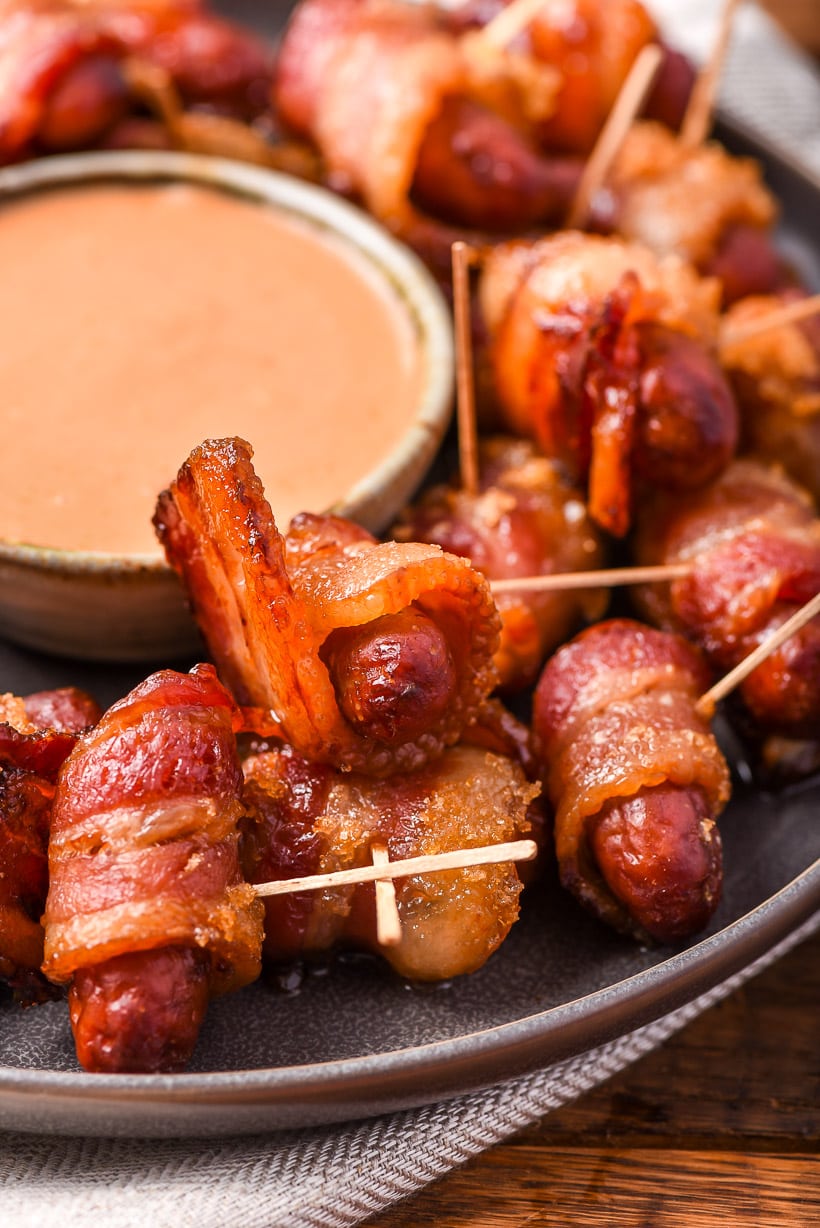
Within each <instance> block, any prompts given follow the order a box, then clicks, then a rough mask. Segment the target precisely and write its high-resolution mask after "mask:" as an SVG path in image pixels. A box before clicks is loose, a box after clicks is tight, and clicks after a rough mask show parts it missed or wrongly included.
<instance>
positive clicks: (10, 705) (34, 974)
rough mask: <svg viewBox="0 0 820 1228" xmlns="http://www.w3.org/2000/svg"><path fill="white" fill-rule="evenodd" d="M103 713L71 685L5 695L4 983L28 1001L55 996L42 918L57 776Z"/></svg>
mask: <svg viewBox="0 0 820 1228" xmlns="http://www.w3.org/2000/svg"><path fill="white" fill-rule="evenodd" d="M99 715H100V710H99V708H98V707H97V705H96V703H95V701H94V700H93V699H92V698H91V696H89V695H86V694H85V693H84V692H82V691H78V690H76V689H75V688H73V687H66V688H63V689H60V690H56V691H38V692H37V693H36V694H33V695H28V696H25V697H20V696H17V695H4V696H1V697H0V720H2V723H0V866H2V873H0V979H2V980H4V981H6V983H7V984H8V985H9V986H10V987H11V989H12V990H13V992H14V994H15V997H16V998H17V999H18V1000H19V1001H21V1002H23V1003H29V1002H33V1001H39V1000H41V999H42V998H44V997H47V996H48V995H49V987H48V986H47V984H46V982H45V981H44V979H43V977H42V975H41V973H40V965H41V964H42V962H43V927H42V925H41V924H40V916H41V914H42V911H43V907H44V905H45V901H46V893H47V891H48V832H49V825H50V820H51V807H52V801H53V797H54V784H55V779H56V776H57V772H58V771H59V769H60V767H61V765H62V763H63V762H64V760H65V758H66V756H67V755H68V754H69V752H70V751H71V749H72V748H73V746H74V744H75V742H76V740H77V735H78V734H79V733H80V732H82V731H83V730H84V729H85V728H87V727H89V726H91V725H93V724H94V723H95V721H96V720H97V719H98V718H99Z"/></svg>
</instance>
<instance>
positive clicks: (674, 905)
mask: <svg viewBox="0 0 820 1228" xmlns="http://www.w3.org/2000/svg"><path fill="white" fill-rule="evenodd" d="M709 681H710V678H709V673H708V670H707V669H706V667H705V665H704V663H703V661H702V660H701V658H700V657H699V655H698V654H697V652H696V651H695V650H694V649H693V648H692V647H691V646H690V645H689V644H688V643H687V642H686V641H685V640H684V639H682V638H681V637H679V636H675V635H672V634H669V633H666V632H660V631H656V630H653V629H651V628H648V627H643V626H642V625H641V624H640V623H636V622H632V621H630V620H628V619H614V620H611V621H609V622H604V623H599V624H597V625H596V626H594V627H590V628H588V629H587V630H586V631H583V632H581V634H580V635H579V636H577V637H576V638H575V639H574V640H573V641H571V643H569V644H567V645H565V646H564V647H563V648H561V649H559V651H558V652H557V653H556V654H555V656H554V657H552V659H551V660H550V661H549V662H548V663H547V666H546V668H545V669H544V672H543V673H542V675H541V678H540V680H539V682H538V686H537V688H536V692H535V699H534V708H533V735H534V739H535V747H536V753H537V755H538V756H539V758H540V759H541V762H542V764H543V771H544V788H545V792H546V793H547V795H548V797H549V798H550V799H551V800H552V803H553V805H554V807H555V847H556V853H557V857H558V865H559V869H560V874H561V881H562V882H563V884H564V886H565V887H567V888H568V890H569V891H571V892H572V893H573V895H575V896H576V897H577V898H578V899H579V900H580V901H581V902H582V903H583V904H584V905H585V906H586V907H587V908H589V909H590V910H591V911H592V912H594V913H595V914H596V915H597V916H598V917H600V918H601V920H603V921H606V922H608V923H609V924H610V925H613V926H614V927H615V928H616V929H620V930H624V931H627V932H633V933H635V934H636V935H637V936H639V937H645V936H646V935H649V936H651V937H652V938H655V939H657V940H659V941H661V942H677V941H680V940H681V939H684V938H687V937H689V936H690V935H692V934H694V933H696V932H697V931H698V930H700V929H702V927H703V926H704V925H705V924H706V923H707V921H708V920H709V918H710V917H711V915H712V913H713V912H714V910H715V908H716V906H717V903H718V900H719V897H720V890H721V881H722V870H721V845H720V836H719V833H718V830H717V827H716V826H715V820H716V818H717V816H718V815H719V813H720V811H721V810H722V809H723V806H724V805H725V803H726V801H727V800H728V797H729V773H728V769H727V766H726V763H725V761H724V759H723V756H722V755H721V753H720V750H719V749H718V746H717V743H716V742H715V739H714V737H713V736H712V734H711V732H710V730H709V726H708V724H707V723H706V721H705V720H703V719H701V718H700V717H699V716H698V714H697V712H696V711H695V703H696V701H697V699H698V698H699V696H700V695H701V694H702V693H703V692H704V690H705V689H706V688H707V687H708V685H709Z"/></svg>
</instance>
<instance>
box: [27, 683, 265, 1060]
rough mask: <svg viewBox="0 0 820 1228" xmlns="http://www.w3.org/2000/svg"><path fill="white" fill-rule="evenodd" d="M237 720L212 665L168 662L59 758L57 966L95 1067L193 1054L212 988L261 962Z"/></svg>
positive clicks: (53, 936)
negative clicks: (245, 866) (242, 834)
mask: <svg viewBox="0 0 820 1228" xmlns="http://www.w3.org/2000/svg"><path fill="white" fill-rule="evenodd" d="M238 722H239V713H238V710H237V708H236V706H235V704H234V703H233V701H232V699H231V698H230V696H229V695H228V693H227V691H226V690H225V689H224V687H223V686H222V685H221V684H220V682H219V681H218V679H217V677H216V673H215V671H214V669H213V667H212V666H210V665H198V666H196V667H195V668H194V669H193V670H192V671H191V673H190V674H179V673H176V672H175V671H173V670H163V671H160V672H159V673H157V674H153V675H152V676H151V677H150V678H148V679H147V680H146V681H145V682H143V683H141V684H140V685H139V686H137V687H136V688H135V689H134V690H133V691H132V692H131V693H130V694H129V695H128V696H126V697H125V698H124V699H121V700H119V701H118V702H117V703H116V704H114V706H113V707H111V708H109V710H108V712H106V713H105V715H104V716H103V718H102V719H101V721H100V723H99V724H98V725H97V726H96V728H95V729H94V730H93V731H91V732H90V733H88V734H86V735H85V736H84V737H82V738H81V739H80V741H79V742H78V745H77V747H76V748H75V750H74V751H73V752H72V754H71V756H70V757H69V759H68V760H67V761H66V763H65V765H64V767H63V769H62V771H61V773H60V778H59V783H58V788H57V794H56V797H55V801H54V812H53V817H52V824H51V837H50V841H49V871H50V878H51V881H50V886H49V892H48V901H47V904H46V911H45V929H46V941H45V961H44V965H43V968H44V971H45V973H46V975H47V976H48V977H49V978H50V979H51V980H53V981H55V982H58V983H63V982H69V983H70V989H69V1006H70V1010H71V1023H72V1028H73V1031H74V1038H75V1043H76V1047H77V1056H78V1059H79V1061H80V1064H81V1065H82V1066H83V1067H84V1068H85V1069H86V1070H90V1071H145V1072H149V1071H166V1070H178V1069H181V1068H182V1067H184V1066H185V1064H186V1063H187V1061H188V1060H189V1058H190V1056H191V1053H192V1051H193V1047H194V1045H195V1042H196V1037H197V1034H198V1031H199V1028H200V1025H201V1023H202V1019H203V1017H204V1013H205V1010H206V1006H207V1002H208V999H209V998H210V997H211V996H213V995H214V994H217V993H224V992H226V991H228V990H232V989H238V988H240V987H241V986H243V985H246V984H248V983H249V982H250V981H252V980H253V979H254V978H255V977H256V976H257V975H258V973H259V968H260V950H261V941H262V907H261V904H260V903H259V902H258V900H257V899H256V897H255V894H254V892H253V891H252V890H251V888H250V887H248V885H247V884H246V883H245V882H244V881H243V880H242V877H241V874H240V870H239V862H238V820H239V816H240V814H241V811H242V806H241V802H240V795H241V788H242V773H241V769H240V766H239V760H238V756H237V750H236V741H235V737H234V728H235V726H236V725H237V724H238Z"/></svg>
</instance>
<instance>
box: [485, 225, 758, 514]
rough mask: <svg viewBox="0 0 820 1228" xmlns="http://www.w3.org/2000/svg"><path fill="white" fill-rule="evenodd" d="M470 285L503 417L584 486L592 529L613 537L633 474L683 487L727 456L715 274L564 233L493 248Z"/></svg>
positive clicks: (729, 438)
mask: <svg viewBox="0 0 820 1228" xmlns="http://www.w3.org/2000/svg"><path fill="white" fill-rule="evenodd" d="M479 292H480V308H481V314H482V318H483V321H484V323H485V325H486V327H487V329H488V332H489V335H490V361H491V366H492V371H493V378H494V383H495V391H496V394H497V397H498V402H499V408H500V410H501V413H502V416H503V418H504V421H505V422H506V424H507V425H508V426H509V427H510V429H511V430H513V431H515V432H516V433H517V434H520V435H524V436H528V437H531V438H534V439H535V440H536V441H537V442H538V444H539V445H540V446H541V448H542V449H543V451H544V452H545V453H546V454H547V455H548V456H549V457H552V458H555V459H556V460H558V461H560V462H561V463H562V464H563V465H564V466H565V467H566V468H567V470H568V472H569V473H570V474H571V476H572V477H573V478H574V479H575V480H577V481H579V482H582V483H585V484H586V485H587V486H588V505H589V509H590V513H591V515H592V517H593V519H595V520H596V522H597V523H598V524H600V525H601V527H602V528H605V529H607V530H608V531H609V532H611V533H612V534H614V535H615V536H623V535H624V534H625V532H626V531H627V529H628V527H629V524H630V518H631V512H632V502H633V493H634V491H633V488H634V486H635V485H636V484H637V483H638V482H639V481H640V482H641V483H644V482H646V483H652V482H655V483H661V484H670V485H673V486H675V487H676V488H684V489H685V488H687V487H689V486H695V485H698V484H700V483H703V482H706V481H708V480H710V478H712V477H714V476H715V475H716V474H717V473H719V472H720V470H721V469H722V468H723V467H724V466H725V465H726V464H727V463H728V460H729V459H730V457H731V455H732V454H733V451H734V448H735V446H736V442H737V410H736V406H735V404H734V400H733V398H732V393H731V390H730V388H729V386H728V384H727V382H726V379H725V377H724V376H723V373H722V372H721V370H720V368H719V366H718V363H717V360H716V358H715V357H714V354H713V348H714V346H715V342H716V338H717V306H718V296H719V287H718V283H717V282H716V281H710V280H704V279H701V278H699V277H698V276H697V275H696V274H695V273H694V271H693V270H692V269H691V268H690V267H689V266H688V265H686V264H684V263H683V262H682V261H680V260H678V259H677V258H674V257H666V258H664V259H659V258H657V257H656V256H655V255H654V254H653V253H652V252H650V251H649V250H648V249H647V248H645V247H642V246H641V245H639V244H629V243H622V242H620V241H618V240H613V239H602V238H599V237H596V236H589V235H583V234H580V233H578V232H574V231H567V232H564V233H562V234H560V235H556V236H554V237H552V238H548V239H542V240H538V241H536V242H530V243H525V242H517V243H511V244H502V245H500V246H499V247H497V248H495V249H494V250H493V251H492V252H491V253H490V254H489V256H488V258H487V260H486V261H485V264H484V270H483V275H482V279H481V284H480V291H479Z"/></svg>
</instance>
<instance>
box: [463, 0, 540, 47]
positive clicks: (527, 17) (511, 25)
mask: <svg viewBox="0 0 820 1228" xmlns="http://www.w3.org/2000/svg"><path fill="white" fill-rule="evenodd" d="M550 2H551V0H512V4H508V5H507V7H506V8H503V9H502V10H501V12H500V13H496V15H495V17H493V18H492V20H491V21H488V22H487V24H486V26H484V27H483V28H482V29H481V30H480V31H479V33H480V36H481V38H482V39H483V41H484V42H485V43H486V44H487V46H488V47H506V46H507V44H508V43H511V42H512V40H513V39H514V38H515V37H516V35H518V34H520V33H521V32H522V30H526V28H527V26H529V25H531V24H532V22H533V21H534V20H535V18H536V17H537V16H538V14H539V13H540V11H541V9H543V8H546V7H547V5H548V4H549V3H550Z"/></svg>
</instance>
